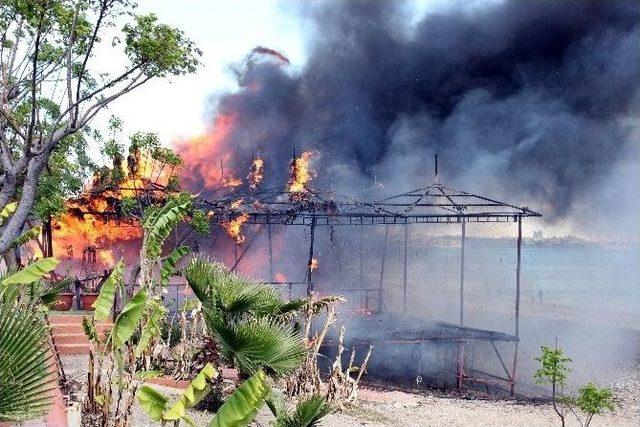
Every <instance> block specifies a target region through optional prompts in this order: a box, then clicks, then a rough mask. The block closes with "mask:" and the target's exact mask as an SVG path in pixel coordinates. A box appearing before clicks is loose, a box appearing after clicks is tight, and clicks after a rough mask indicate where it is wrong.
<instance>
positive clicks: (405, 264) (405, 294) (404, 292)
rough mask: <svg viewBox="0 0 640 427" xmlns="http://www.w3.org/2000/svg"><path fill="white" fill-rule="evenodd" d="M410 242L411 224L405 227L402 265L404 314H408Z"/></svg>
mask: <svg viewBox="0 0 640 427" xmlns="http://www.w3.org/2000/svg"><path fill="white" fill-rule="evenodd" d="M408 240H409V224H406V225H405V226H404V250H403V265H402V314H405V315H406V314H407V241H408Z"/></svg>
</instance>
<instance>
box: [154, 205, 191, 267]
mask: <svg viewBox="0 0 640 427" xmlns="http://www.w3.org/2000/svg"><path fill="white" fill-rule="evenodd" d="M190 206H191V200H186V201H185V200H175V201H169V202H167V203H166V204H165V205H164V206H163V207H162V208H160V210H159V211H158V212H155V213H152V214H151V215H150V216H149V218H147V221H145V223H144V228H145V235H144V241H145V245H146V248H147V254H146V255H147V256H148V257H149V258H152V259H155V258H156V257H158V256H159V255H160V252H161V250H162V245H163V243H164V241H165V239H166V238H167V237H168V236H169V233H171V230H173V227H175V226H176V224H177V223H178V222H179V221H180V220H182V219H183V218H184V217H185V216H186V214H187V211H188V210H189V208H190Z"/></svg>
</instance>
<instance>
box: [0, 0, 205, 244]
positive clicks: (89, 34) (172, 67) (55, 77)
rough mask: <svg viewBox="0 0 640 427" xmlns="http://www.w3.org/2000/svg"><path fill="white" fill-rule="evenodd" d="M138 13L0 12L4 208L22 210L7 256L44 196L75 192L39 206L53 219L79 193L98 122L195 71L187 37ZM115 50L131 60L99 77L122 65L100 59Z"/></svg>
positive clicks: (57, 6)
mask: <svg viewBox="0 0 640 427" xmlns="http://www.w3.org/2000/svg"><path fill="white" fill-rule="evenodd" d="M135 11H136V5H135V3H134V2H132V1H130V0H96V1H87V0H6V1H3V2H1V3H0V209H1V208H3V207H4V206H6V205H7V204H8V203H10V202H11V201H16V202H17V209H16V210H15V212H14V213H13V214H12V215H11V217H10V218H8V220H7V221H6V222H5V223H4V224H3V225H2V226H1V227H0V254H1V253H5V252H6V251H7V249H8V248H9V247H10V245H11V243H12V242H13V241H14V240H15V239H16V238H17V237H18V236H19V235H20V234H21V233H22V232H23V231H24V225H25V222H26V221H27V219H28V217H29V215H31V214H32V212H33V209H34V204H35V203H36V200H38V194H40V195H42V194H44V193H43V192H44V191H45V189H46V188H47V187H48V188H49V189H51V188H53V187H56V188H61V187H58V186H57V185H58V184H60V183H64V186H66V187H68V188H63V190H64V191H61V192H57V193H55V194H57V195H58V196H57V197H54V198H52V199H51V200H49V201H48V203H42V204H41V205H40V206H38V207H37V213H38V214H39V215H46V214H47V213H52V212H57V211H59V210H60V209H61V200H62V197H60V195H62V194H63V193H64V192H65V191H73V190H75V189H77V187H78V185H79V183H80V182H81V181H82V180H81V179H80V178H81V176H82V173H83V169H85V166H88V160H87V159H86V157H84V155H83V153H84V152H85V151H86V145H87V140H88V139H89V138H91V137H92V132H91V129H90V123H91V122H92V120H93V119H94V118H95V117H96V116H97V115H98V114H100V113H101V112H102V111H103V110H104V109H105V108H107V107H108V106H109V105H110V104H111V103H112V102H113V101H115V100H117V99H119V98H121V97H122V96H125V95H127V94H128V93H130V92H132V91H134V90H135V89H136V88H138V87H140V86H142V85H144V84H146V83H147V82H149V81H150V80H152V79H154V78H163V77H167V76H175V75H182V74H188V73H192V72H194V71H195V70H196V68H197V66H198V64H199V60H198V56H199V55H200V51H199V50H198V49H197V48H196V47H195V45H194V44H193V42H191V40H189V39H188V38H187V37H186V36H185V35H184V33H183V32H182V31H180V30H179V29H176V28H173V27H171V26H168V25H165V24H162V23H161V22H159V21H158V19H157V17H156V16H155V15H153V14H148V15H136V14H135ZM123 22H124V26H121V25H122V23H123ZM116 26H121V28H120V30H119V31H118V30H115V28H114V27H116ZM107 46H110V49H109V50H110V51H111V52H117V51H120V52H121V54H122V57H123V58H124V59H125V61H124V65H123V67H122V68H120V69H119V70H117V71H115V72H104V71H105V70H103V69H100V67H101V64H104V63H105V62H109V63H113V62H114V61H106V60H105V58H104V57H102V56H100V55H98V54H97V52H105V51H107V49H106V47H107ZM101 47H105V49H101ZM70 154H72V155H71V156H70ZM40 187H42V188H43V189H42V190H39V188H40ZM39 192H40V193H39ZM40 200H42V201H43V202H44V201H45V199H44V198H40Z"/></svg>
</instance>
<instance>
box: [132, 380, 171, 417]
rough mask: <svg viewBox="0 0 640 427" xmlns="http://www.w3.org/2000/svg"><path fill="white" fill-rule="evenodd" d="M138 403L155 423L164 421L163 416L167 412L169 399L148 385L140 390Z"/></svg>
mask: <svg viewBox="0 0 640 427" xmlns="http://www.w3.org/2000/svg"><path fill="white" fill-rule="evenodd" d="M138 402H140V406H142V409H144V411H145V412H146V413H147V415H149V418H151V419H152V420H153V421H156V422H157V421H162V415H163V414H164V412H165V411H166V410H167V402H169V398H168V397H167V396H165V395H164V394H162V393H160V392H159V391H156V390H155V389H153V388H151V387H149V386H148V385H143V386H142V387H140V388H139V389H138Z"/></svg>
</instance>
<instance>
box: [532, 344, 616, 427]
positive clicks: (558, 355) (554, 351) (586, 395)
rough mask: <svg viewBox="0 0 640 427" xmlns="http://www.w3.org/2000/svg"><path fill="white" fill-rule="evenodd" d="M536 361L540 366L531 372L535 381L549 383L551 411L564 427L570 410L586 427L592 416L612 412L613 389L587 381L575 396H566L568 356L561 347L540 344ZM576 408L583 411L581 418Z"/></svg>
mask: <svg viewBox="0 0 640 427" xmlns="http://www.w3.org/2000/svg"><path fill="white" fill-rule="evenodd" d="M535 360H537V361H538V362H540V368H538V370H537V371H536V372H535V373H534V375H533V379H534V381H535V382H536V383H538V384H550V385H551V399H552V403H553V410H554V411H555V412H556V414H557V415H558V417H559V418H560V423H561V425H562V426H563V427H564V426H565V424H566V417H567V415H568V414H569V412H571V413H572V414H573V415H574V416H575V417H576V420H577V421H578V423H579V424H580V425H581V426H583V427H587V426H589V425H590V424H591V421H592V420H593V417H594V415H597V414H602V413H603V412H604V411H605V410H608V411H613V392H612V391H611V390H610V389H608V388H604V387H603V388H600V387H598V386H596V385H595V384H593V383H588V384H587V385H585V386H582V387H580V388H579V389H578V395H577V396H575V397H574V396H571V395H565V394H563V393H562V391H561V390H560V391H559V390H558V389H559V388H560V389H562V388H563V387H564V386H565V385H566V383H567V378H568V376H569V372H570V369H569V366H568V364H569V363H570V362H571V359H569V358H568V357H565V355H564V353H563V351H562V349H561V348H558V347H555V348H551V347H547V346H544V345H543V346H542V353H541V355H540V357H536V358H535ZM575 408H577V409H579V410H580V411H582V413H583V418H580V416H579V414H578V413H577V412H576V410H575Z"/></svg>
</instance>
